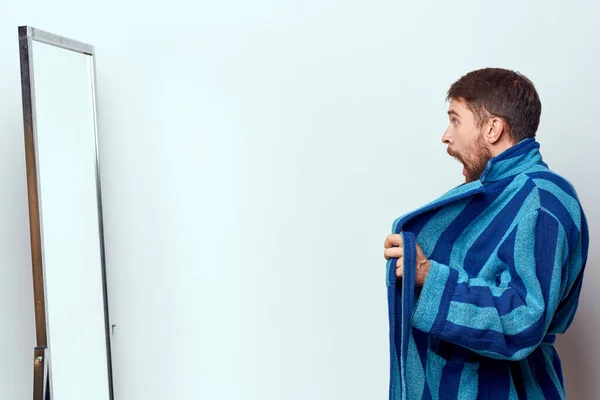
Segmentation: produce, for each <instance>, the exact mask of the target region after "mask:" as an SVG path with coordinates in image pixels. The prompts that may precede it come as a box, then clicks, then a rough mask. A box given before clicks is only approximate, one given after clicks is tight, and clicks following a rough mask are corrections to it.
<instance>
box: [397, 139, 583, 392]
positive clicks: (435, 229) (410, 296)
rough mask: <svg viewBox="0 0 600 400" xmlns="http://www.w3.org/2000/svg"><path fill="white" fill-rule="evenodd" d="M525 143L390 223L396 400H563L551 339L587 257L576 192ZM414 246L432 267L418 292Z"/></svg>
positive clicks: (567, 318)
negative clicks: (395, 246)
mask: <svg viewBox="0 0 600 400" xmlns="http://www.w3.org/2000/svg"><path fill="white" fill-rule="evenodd" d="M539 147H540V146H539V143H538V142H536V141H535V139H526V140H524V141H522V142H520V143H519V144H517V145H515V146H513V147H512V148H510V149H509V150H507V151H505V152H504V153H502V154H500V155H499V156H497V157H495V158H493V159H491V160H490V161H489V162H488V165H487V168H486V170H485V171H484V173H483V175H482V176H481V178H480V179H479V180H478V181H475V182H471V183H468V184H463V185H460V186H458V187H456V188H454V189H453V190H451V191H450V192H448V193H446V194H445V195H444V196H442V197H441V198H439V199H437V200H436V201H434V202H432V203H430V204H428V205H426V206H424V207H422V208H421V209H418V210H416V211H414V212H412V213H410V214H408V215H406V216H404V217H402V218H399V219H398V220H396V221H395V223H394V226H393V229H392V232H393V233H399V234H401V235H402V236H403V238H404V247H405V256H404V271H405V272H404V274H405V277H404V279H402V280H398V281H397V280H396V277H395V264H396V261H397V260H395V259H392V260H389V261H388V264H387V286H388V307H389V320H390V399H393V400H396V399H402V400H404V399H409V400H413V399H529V400H535V399H564V398H565V388H564V382H563V376H562V371H561V362H560V359H559V357H558V355H557V353H556V351H555V349H554V346H553V343H554V339H555V335H556V334H560V333H564V332H565V331H566V330H567V328H568V327H569V325H570V324H571V322H572V320H573V317H574V315H575V311H576V309H577V305H578V299H579V294H580V291H581V285H582V279H583V272H584V268H585V264H586V260H587V254H588V243H589V236H588V227H587V222H586V219H585V215H584V213H583V210H582V208H581V205H580V202H579V199H578V197H577V194H576V192H575V190H574V188H573V187H572V186H571V184H570V183H569V182H568V181H566V180H565V179H564V178H562V177H560V176H558V175H557V174H555V173H553V172H551V171H550V170H549V169H548V166H547V165H546V164H545V163H544V161H543V160H542V156H541V154H540V151H539ZM415 242H416V243H418V244H419V246H421V248H422V250H423V252H424V253H425V255H426V256H427V257H428V258H429V260H430V261H431V269H430V272H429V275H428V276H427V279H426V281H425V284H424V286H423V287H422V288H414V274H415Z"/></svg>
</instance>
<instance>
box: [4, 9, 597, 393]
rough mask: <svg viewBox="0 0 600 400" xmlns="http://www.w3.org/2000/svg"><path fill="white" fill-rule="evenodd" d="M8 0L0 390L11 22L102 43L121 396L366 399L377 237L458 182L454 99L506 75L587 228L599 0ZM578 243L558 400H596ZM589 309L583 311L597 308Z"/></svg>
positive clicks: (17, 270)
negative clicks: (520, 84)
mask: <svg viewBox="0 0 600 400" xmlns="http://www.w3.org/2000/svg"><path fill="white" fill-rule="evenodd" d="M565 4H566V3H564V2H558V1H553V2H547V1H544V2H542V1H535V2H529V3H528V4H519V3H518V2H516V1H509V2H503V3H502V4H499V3H498V4H494V5H493V6H492V5H487V4H483V3H479V2H474V1H473V2H467V1H458V2H441V1H439V2H436V3H432V2H418V3H417V2H411V3H403V2H398V1H391V0H380V1H375V2H373V1H369V2H367V1H362V2H358V1H346V2H336V1H333V0H318V1H317V0H313V1H303V2H292V1H289V2H282V1H268V0H261V1H255V2H252V4H250V3H249V2H242V1H237V2H235V1H220V2H208V1H204V2H201V3H199V4H196V3H194V2H191V1H188V2H183V1H170V2H167V3H165V4H162V5H161V7H156V6H154V7H153V6H150V5H149V3H147V2H141V1H130V2H124V1H116V0H107V1H104V2H98V3H96V4H95V5H94V7H92V8H89V9H88V8H87V4H86V3H85V2H77V1H70V2H67V1H62V2H60V1H59V2H42V1H37V0H34V1H30V2H27V3H19V2H13V3H11V6H10V7H8V8H5V9H3V11H2V14H1V15H0V54H1V57H2V58H1V62H0V72H1V76H2V80H1V86H0V93H1V94H2V95H1V96H0V121H1V125H0V126H1V127H2V134H1V135H0V141H1V142H0V163H1V164H0V165H1V167H2V168H1V171H3V172H2V173H1V174H0V193H2V196H1V197H0V220H1V221H2V223H1V224H0V239H1V240H0V254H1V255H2V264H1V265H2V279H0V304H2V305H3V306H2V307H0V321H1V324H2V329H0V354H2V355H3V357H2V358H1V359H0V381H1V384H0V398H2V399H4V398H7V399H26V398H29V397H30V390H31V389H30V388H31V365H30V364H31V361H30V360H31V351H32V348H33V346H34V330H33V329H34V325H33V300H32V291H31V272H30V261H29V239H28V225H27V224H28V219H27V218H28V217H27V203H26V185H25V166H24V156H23V140H22V136H23V134H22V121H21V103H20V101H21V100H20V86H19V79H20V77H19V61H18V43H17V30H16V27H17V25H21V24H29V25H32V26H34V27H37V28H40V29H45V30H48V31H51V32H53V33H57V34H61V35H65V36H68V37H71V38H74V39H77V40H81V41H86V42H90V43H92V44H93V45H95V46H96V48H97V53H98V60H97V67H98V84H99V117H100V121H99V122H100V129H101V138H100V141H101V143H100V146H101V148H100V150H101V162H102V166H103V170H102V177H103V185H104V195H105V225H106V235H107V238H106V239H107V257H108V260H107V262H108V273H109V285H110V286H109V290H110V306H111V312H112V320H113V323H114V324H116V325H117V328H116V331H115V336H114V372H115V385H116V395H117V399H118V400H137V399H144V400H146V399H148V400H152V399H157V400H158V399H161V400H162V399H198V398H210V399H227V400H229V399H249V400H250V399H261V400H268V399H307V398H310V399H327V400H329V399H347V400H350V399H366V398H369V399H381V398H385V396H386V395H387V383H388V359H387V357H388V356H387V348H388V344H387V314H386V313H387V311H386V300H385V283H384V269H385V263H384V260H383V258H382V252H381V251H382V242H383V239H384V237H385V235H386V234H387V233H388V231H389V229H390V226H391V222H392V221H393V219H394V218H396V217H397V216H399V215H400V214H403V213H404V212H406V211H409V210H410V209H411V208H413V207H416V206H419V205H421V204H423V203H425V202H427V201H429V200H431V199H432V198H434V197H436V196H437V195H439V194H441V193H442V192H443V191H445V190H446V189H448V188H450V187H451V186H454V185H455V184H456V183H458V182H459V181H460V178H461V174H460V172H461V168H460V166H459V164H457V163H456V162H455V161H453V160H451V159H450V158H449V157H448V156H447V155H446V153H445V151H444V150H445V149H444V146H443V145H442V144H441V142H440V137H441V135H442V133H443V131H444V129H445V126H446V117H445V103H444V97H445V91H446V90H447V88H448V86H449V85H450V84H451V83H452V82H453V81H454V80H455V79H457V78H458V77H460V76H461V75H462V74H463V73H465V72H467V71H469V70H472V69H475V68H479V67H484V66H502V67H508V68H513V69H517V70H520V71H521V72H523V73H525V74H526V75H528V76H529V77H530V78H531V79H532V80H533V81H534V82H535V83H536V85H537V87H538V90H539V92H540V96H541V98H542V102H543V107H544V109H543V115H542V124H541V127H540V133H539V139H540V142H541V143H542V146H543V147H542V149H543V154H544V155H545V157H546V160H547V161H548V162H549V163H550V164H551V166H553V167H554V168H555V169H556V170H557V171H558V172H560V173H562V174H564V175H565V176H567V177H568V178H569V179H570V180H571V181H572V182H573V183H574V184H575V186H576V188H577V189H578V191H579V193H580V196H581V198H582V201H583V204H584V206H585V209H586V212H587V214H588V218H589V221H590V225H591V234H592V241H594V238H595V236H596V233H598V232H599V230H598V224H599V223H600V214H599V212H598V210H597V209H595V208H593V205H594V203H595V202H596V201H597V200H598V195H599V193H598V189H597V186H596V187H595V185H594V183H595V182H596V181H597V178H596V176H595V173H596V172H597V171H598V170H599V168H600V161H599V160H600V157H598V156H597V155H596V154H595V152H596V150H595V144H596V138H597V137H598V134H599V132H598V128H597V126H596V123H595V116H596V114H597V109H598V105H599V104H598V100H597V93H598V91H599V90H600V78H599V74H598V71H599V70H600V56H598V54H599V52H598V50H599V47H600V34H599V32H598V30H599V29H600V28H597V24H596V16H597V15H598V12H600V6H599V5H593V4H592V2H591V1H590V2H572V3H570V5H569V6H568V7H567V6H566V5H565ZM599 258H600V255H599V254H598V252H597V251H596V250H595V246H594V245H593V242H592V246H591V249H590V263H589V269H588V272H587V277H586V281H585V284H584V291H583V298H582V302H581V306H580V311H579V314H578V316H577V318H576V320H575V323H574V326H573V329H572V330H571V332H570V333H569V334H568V335H567V336H566V337H565V338H561V339H560V342H559V351H560V354H561V355H562V357H563V360H564V368H565V373H566V378H567V385H568V387H569V394H570V397H569V398H570V399H587V398H590V396H592V395H593V394H596V393H600V381H598V380H597V379H594V372H593V371H596V370H598V369H599V368H600V347H599V346H597V345H596V340H595V334H596V332H598V330H599V329H600V319H599V318H598V317H597V316H598V312H597V311H598V310H597V307H598V306H597V305H596V304H598V300H599V299H598V297H597V295H596V294H595V290H594V287H595V286H596V285H598V284H599V283H600V273H599V272H598V269H597V268H596V265H595V264H596V263H597V262H598V261H599ZM595 297H596V298H595Z"/></svg>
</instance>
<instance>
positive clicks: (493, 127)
mask: <svg viewBox="0 0 600 400" xmlns="http://www.w3.org/2000/svg"><path fill="white" fill-rule="evenodd" d="M507 128H508V126H507V124H506V121H504V120H503V119H502V118H498V117H491V118H490V119H489V121H488V123H487V126H486V130H485V137H486V139H487V141H488V143H490V144H496V143H498V141H500V139H502V135H506V133H507V131H508V129H507Z"/></svg>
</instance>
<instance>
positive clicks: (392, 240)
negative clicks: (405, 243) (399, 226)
mask: <svg viewBox="0 0 600 400" xmlns="http://www.w3.org/2000/svg"><path fill="white" fill-rule="evenodd" d="M383 246H384V247H385V248H386V249H389V248H392V247H394V246H397V247H402V236H400V235H398V234H396V235H389V236H388V237H387V238H386V239H385V242H384V244H383Z"/></svg>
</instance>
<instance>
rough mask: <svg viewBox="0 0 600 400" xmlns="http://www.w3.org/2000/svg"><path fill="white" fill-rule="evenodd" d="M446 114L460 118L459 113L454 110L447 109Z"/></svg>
mask: <svg viewBox="0 0 600 400" xmlns="http://www.w3.org/2000/svg"><path fill="white" fill-rule="evenodd" d="M448 115H456V116H457V117H458V118H460V115H459V114H458V113H457V112H456V111H454V110H448Z"/></svg>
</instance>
